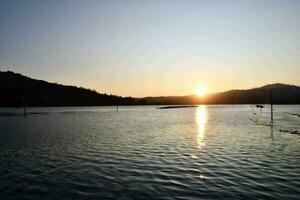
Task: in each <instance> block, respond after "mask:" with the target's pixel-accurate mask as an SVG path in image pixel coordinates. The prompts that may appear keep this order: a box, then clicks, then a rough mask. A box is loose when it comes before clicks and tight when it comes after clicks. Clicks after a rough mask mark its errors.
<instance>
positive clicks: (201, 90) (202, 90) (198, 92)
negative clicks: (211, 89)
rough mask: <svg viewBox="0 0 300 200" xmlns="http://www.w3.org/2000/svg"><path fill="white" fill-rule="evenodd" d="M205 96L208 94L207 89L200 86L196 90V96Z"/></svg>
mask: <svg viewBox="0 0 300 200" xmlns="http://www.w3.org/2000/svg"><path fill="white" fill-rule="evenodd" d="M205 94H206V89H205V88H204V87H202V86H198V87H197V88H196V95H197V96H200V97H202V96H204V95H205Z"/></svg>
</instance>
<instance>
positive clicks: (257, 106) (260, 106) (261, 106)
mask: <svg viewBox="0 0 300 200" xmlns="http://www.w3.org/2000/svg"><path fill="white" fill-rule="evenodd" d="M256 108H264V106H263V105H259V104H258V105H256Z"/></svg>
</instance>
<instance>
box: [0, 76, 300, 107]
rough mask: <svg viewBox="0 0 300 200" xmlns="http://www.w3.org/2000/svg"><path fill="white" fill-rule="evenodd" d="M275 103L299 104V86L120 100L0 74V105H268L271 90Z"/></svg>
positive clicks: (274, 86)
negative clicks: (201, 95) (202, 95)
mask: <svg viewBox="0 0 300 200" xmlns="http://www.w3.org/2000/svg"><path fill="white" fill-rule="evenodd" d="M271 90H272V93H273V103H275V104H300V87H298V86H293V85H286V84H281V83H276V84H270V85H265V86H263V87H259V88H253V89H249V90H230V91H226V92H221V93H214V94H208V95H206V96H205V97H198V96H195V95H189V96H170V97H144V98H132V97H120V96H116V95H108V94H101V93H98V92H96V91H95V90H90V89H86V88H82V87H75V86H65V85H61V84H57V83H49V82H46V81H42V80H36V79H32V78H29V77H26V76H23V75H21V74H17V73H14V72H10V71H7V72H1V71H0V106H2V107H3V106H11V107H15V106H17V107H19V106H24V105H26V106H109V105H187V104H189V105H190V104H268V103H270V91H271Z"/></svg>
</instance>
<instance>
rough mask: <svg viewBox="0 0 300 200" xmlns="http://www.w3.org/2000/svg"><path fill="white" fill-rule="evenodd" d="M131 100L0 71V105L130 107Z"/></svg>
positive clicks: (132, 101)
mask: <svg viewBox="0 0 300 200" xmlns="http://www.w3.org/2000/svg"><path fill="white" fill-rule="evenodd" d="M133 103H134V100H133V98H130V97H126V98H122V97H119V96H115V95H107V94H100V93H98V92H96V91H95V90H90V89H85V88H79V87H75V86H65V85H60V84H57V83H48V82H46V81H42V80H36V79H32V78H29V77H26V76H23V75H21V74H17V73H14V72H10V71H8V72H0V106H23V105H27V106H93V105H130V104H133Z"/></svg>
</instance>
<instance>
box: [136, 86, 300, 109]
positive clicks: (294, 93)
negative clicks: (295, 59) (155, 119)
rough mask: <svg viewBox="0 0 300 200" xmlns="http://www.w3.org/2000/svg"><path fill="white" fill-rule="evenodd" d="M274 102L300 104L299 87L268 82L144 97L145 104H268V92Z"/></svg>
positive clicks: (142, 99)
mask: <svg viewBox="0 0 300 200" xmlns="http://www.w3.org/2000/svg"><path fill="white" fill-rule="evenodd" d="M271 91H272V101H273V103H275V104H300V87H299V86H295V85H287V84H282V83H275V84H268V85H265V86H262V87H258V88H253V89H247V90H229V91H225V92H219V93H212V94H208V95H206V96H204V97H198V96H196V95H188V96H170V97H145V98H141V99H139V100H140V101H143V102H145V103H146V104H268V103H270V93H271Z"/></svg>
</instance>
